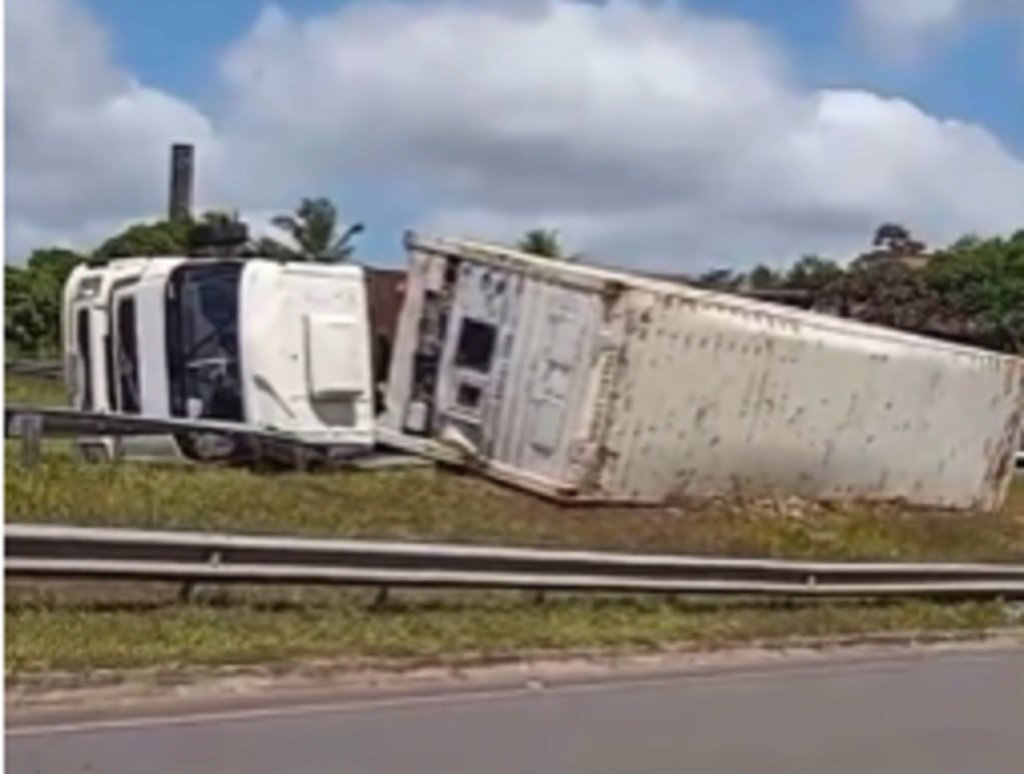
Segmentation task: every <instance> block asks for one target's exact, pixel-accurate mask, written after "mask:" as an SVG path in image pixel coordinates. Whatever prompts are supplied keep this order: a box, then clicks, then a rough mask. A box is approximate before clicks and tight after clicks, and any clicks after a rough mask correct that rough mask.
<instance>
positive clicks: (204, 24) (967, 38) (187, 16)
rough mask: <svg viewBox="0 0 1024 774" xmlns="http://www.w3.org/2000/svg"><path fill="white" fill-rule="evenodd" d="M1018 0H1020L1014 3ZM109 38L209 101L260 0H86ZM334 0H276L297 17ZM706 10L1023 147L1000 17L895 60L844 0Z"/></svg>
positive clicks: (843, 79)
mask: <svg viewBox="0 0 1024 774" xmlns="http://www.w3.org/2000/svg"><path fill="white" fill-rule="evenodd" d="M1021 2H1022V3H1024V0H1021ZM85 4H86V5H88V6H89V7H90V8H91V9H92V10H93V11H94V12H95V14H96V15H97V16H98V17H99V18H100V19H101V20H102V21H103V23H104V24H105V26H106V27H107V28H108V30H109V31H110V34H111V35H112V43H113V46H114V50H115V54H116V57H117V59H118V61H119V62H120V63H121V64H123V65H124V66H125V67H127V68H128V69H130V70H131V71H132V72H134V73H136V74H137V75H138V76H139V77H140V78H142V79H144V80H145V81H147V82H150V83H152V84H153V85H157V86H160V87H162V88H164V89H166V90H168V91H171V92H173V93H176V94H178V95H180V96H183V97H186V98H190V99H195V100H201V101H202V100H207V99H212V95H211V90H210V83H211V81H212V74H213V73H214V71H215V67H216V62H217V59H218V56H219V55H220V54H221V53H222V52H223V51H224V49H225V48H226V47H227V46H229V45H230V44H231V43H232V42H233V41H234V40H236V39H237V38H239V37H240V36H241V35H242V34H243V33H244V31H245V30H246V29H247V28H248V27H249V26H250V25H252V23H253V22H254V21H255V19H256V18H257V16H258V14H259V12H260V10H261V9H262V8H264V7H265V6H266V5H268V3H267V2H265V1H264V0H216V1H215V2H214V1H212V0H173V2H164V1H162V0H157V1H156V2H144V3H143V2H138V0H85ZM342 4H343V3H339V2H337V0H278V2H277V3H275V5H277V6H279V7H280V8H282V9H284V10H285V11H287V12H288V13H289V14H294V15H297V16H309V15H316V14H319V13H324V12H329V11H332V10H334V9H336V8H337V7H338V6H340V5H342ZM685 4H686V5H688V6H689V7H691V8H694V9H698V10H700V11H705V12H707V13H709V14H716V15H722V16H729V17H736V18H741V19H746V20H749V21H750V22H752V23H754V24H756V25H758V26H759V27H760V28H762V29H764V30H766V31H768V32H769V33H770V34H771V35H773V36H775V37H776V38H777V39H778V40H780V41H781V42H782V43H783V45H784V46H785V47H786V49H787V50H788V52H789V53H790V55H791V56H792V58H793V60H794V62H795V65H796V75H797V76H798V77H799V78H800V79H801V81H802V82H803V83H805V84H806V85H808V86H812V87H813V86H855V87H864V88H870V89H872V90H876V91H881V92H887V93H892V94H898V95H902V96H905V97H908V98H910V99H912V100H914V101H916V102H918V103H920V104H921V105H922V106H924V107H925V108H926V109H928V110H929V112H932V113H935V114H937V115H940V116H947V117H952V118H961V119H966V120H970V121H977V122H980V123H983V124H985V125H986V126H987V127H989V128H990V129H992V130H993V131H995V132H997V133H998V134H999V136H1000V137H1001V138H1002V139H1003V140H1004V141H1005V142H1007V143H1008V144H1012V145H1013V146H1014V147H1016V148H1021V149H1024V96H1022V95H1024V54H1022V50H1021V49H1022V46H1021V35H1020V33H1019V30H1018V29H1016V28H1015V27H1014V25H1013V24H1009V23H1007V22H1006V20H1005V19H1004V18H1001V17H996V18H989V19H984V20H981V21H979V22H975V23H972V24H970V25H967V24H963V25H961V28H960V29H959V30H957V31H954V33H953V34H952V36H951V39H947V40H946V41H944V43H943V45H936V46H934V47H933V48H932V49H931V50H929V51H928V52H927V54H926V55H924V56H921V57H918V58H917V59H916V60H915V61H911V62H894V61H891V60H890V59H888V58H887V57H885V56H879V55H878V52H877V51H871V50H869V47H868V46H866V45H865V41H864V40H863V36H860V35H858V34H857V32H856V31H855V28H854V25H853V24H852V23H851V16H852V13H851V12H850V10H849V4H848V2H847V0H768V1H766V0H689V2H688V3H685Z"/></svg>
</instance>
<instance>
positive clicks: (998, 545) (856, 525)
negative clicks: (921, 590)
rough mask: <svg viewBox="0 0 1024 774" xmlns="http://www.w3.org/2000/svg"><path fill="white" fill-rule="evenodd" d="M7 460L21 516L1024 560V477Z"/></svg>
mask: <svg viewBox="0 0 1024 774" xmlns="http://www.w3.org/2000/svg"><path fill="white" fill-rule="evenodd" d="M5 464H6V485H5V490H4V497H5V504H6V508H7V519H8V520H9V521H47V522H62V523H73V524H91V525H123V526H133V527H144V528H170V529H197V530H225V531H240V532H261V533H287V534H301V535H313V536H345V537H372V538H386V539H409V540H450V541H459V542H477V543H481V542H483V543H486V542H490V543H494V542H501V543H508V544H522V545H541V546H567V547H589V548H606V549H621V550H635V551H673V552H688V553H698V554H727V555H747V556H789V557H811V556H813V557H821V558H872V559H950V560H952V559H965V560H967V559H974V560H999V559H1017V560H1021V559H1024V486H1022V485H1021V484H1024V480H1022V481H1020V482H1019V483H1018V485H1017V486H1015V488H1014V491H1013V493H1012V494H1011V496H1010V498H1009V500H1008V502H1007V505H1006V508H1005V509H1004V510H1003V512H1002V513H1000V514H964V513H949V512H930V511H920V510H905V509H899V508H896V507H892V506H864V505H850V506H832V507H830V506H823V505H815V504H809V503H803V502H797V501H792V502H790V501H783V502H777V501H758V502H751V503H742V504H737V503H713V504H709V505H705V506H701V507H695V508H687V509H673V508H659V509H643V510H640V509H622V508H619V509H616V508H560V507H558V506H556V505H552V504H550V503H545V502H541V501H539V500H537V499H536V498H533V497H530V496H528V495H524V494H521V493H519V492H515V491H512V490H509V489H504V488H501V487H497V486H494V485H492V484H490V483H489V482H487V481H484V480H481V479H477V478H473V477H470V476H460V475H455V474H452V473H448V472H444V471H437V470H431V469H408V470H393V471H387V472H376V473H370V472H362V473H356V472H347V473H330V474H298V473H296V474H292V473H288V474H278V475H267V474H257V473H252V472H248V471H245V470H231V469H217V468H180V467H174V468H172V467H153V466H143V465H130V464H125V465H84V464H82V463H80V462H78V461H76V460H75V459H74V457H73V456H72V455H70V454H67V453H60V452H58V451H53V452H51V453H47V454H45V455H44V461H43V463H42V464H41V465H40V466H39V467H37V468H35V469H32V470H24V469H23V468H21V467H20V464H19V462H18V455H17V454H8V455H7V460H6V463H5Z"/></svg>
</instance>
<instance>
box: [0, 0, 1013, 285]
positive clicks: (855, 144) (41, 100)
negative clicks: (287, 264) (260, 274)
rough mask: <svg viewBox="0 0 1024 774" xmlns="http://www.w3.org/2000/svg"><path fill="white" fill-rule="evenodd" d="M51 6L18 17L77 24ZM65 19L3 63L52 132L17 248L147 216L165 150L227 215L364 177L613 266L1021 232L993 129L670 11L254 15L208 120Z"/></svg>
mask: <svg viewBox="0 0 1024 774" xmlns="http://www.w3.org/2000/svg"><path fill="white" fill-rule="evenodd" d="M68 2H69V0H61V1H60V2H58V1H57V0H47V2H45V3H40V2H39V0H31V2H29V0H20V2H19V0H15V2H13V3H11V6H12V8H15V9H17V8H18V7H19V6H20V13H21V15H22V17H23V18H24V17H33V12H32V10H31V9H36V8H39V7H43V6H45V7H47V8H49V9H56V11H55V13H58V12H59V14H66V15H74V14H76V13H78V12H77V11H75V9H74V7H73V6H70V5H69V4H68ZM894 2H895V0H894ZM13 15H14V14H11V13H9V17H11V16H13ZM33 18H34V17H33ZM67 23H68V22H67V21H66V19H65V20H64V21H59V20H58V21H55V20H53V19H50V20H48V21H47V22H46V23H45V24H43V23H38V22H37V23H36V24H35V26H32V25H28V24H25V23H22V24H21V26H20V27H19V26H15V25H12V24H11V21H10V19H9V21H8V25H9V26H8V38H9V39H11V38H12V37H14V36H15V35H18V36H20V37H22V38H23V40H22V41H19V45H18V46H15V47H12V48H11V49H9V53H8V57H9V62H12V63H13V62H14V61H17V60H15V59H14V57H15V56H17V57H19V59H22V58H24V59H26V60H27V61H28V62H29V65H30V66H27V67H26V66H25V65H20V67H19V69H20V70H21V72H22V73H23V74H22V75H21V76H20V78H21V80H22V82H23V83H24V84H25V85H24V87H23V88H22V87H19V86H18V85H17V84H15V91H17V89H18V88H22V91H21V92H20V93H21V97H20V98H19V99H14V100H12V85H11V83H10V76H9V82H8V117H9V119H8V120H9V121H10V120H11V118H12V106H13V107H14V108H15V110H14V111H13V112H15V113H20V115H19V116H16V117H17V118H18V120H20V121H23V122H25V123H26V125H31V124H32V123H33V122H41V123H42V125H43V126H45V127H47V131H46V132H45V133H42V134H40V135H39V136H37V137H34V138H33V137H29V138H25V137H22V138H20V139H19V140H18V142H20V143H21V147H22V148H24V149H25V151H24V152H23V153H21V154H20V158H19V159H18V160H17V162H16V163H17V164H18V165H20V167H19V175H16V176H14V177H12V176H11V165H12V162H14V159H13V158H12V155H11V154H12V150H13V149H12V147H11V145H10V144H9V146H8V157H9V172H8V174H9V177H8V197H9V211H8V215H9V219H8V223H9V228H10V224H11V222H12V220H13V221H14V222H15V224H16V227H17V228H21V229H22V232H21V233H29V232H25V229H24V228H23V227H22V224H28V226H31V227H33V228H35V229H36V231H37V232H44V231H45V232H49V233H57V232H59V231H60V229H64V230H65V232H66V233H72V232H73V231H74V229H76V228H78V229H81V228H82V227H83V224H88V223H90V222H98V221H101V220H103V219H104V218H105V217H106V216H108V215H132V214H135V213H138V214H145V213H148V212H150V211H159V210H160V209H161V207H160V203H161V202H162V200H163V192H164V185H165V177H166V154H167V145H168V144H169V143H170V142H171V140H172V139H177V138H178V137H179V136H182V135H184V136H187V137H190V138H192V139H194V140H196V141H197V142H198V143H199V154H200V162H199V164H200V166H199V178H200V180H204V181H206V182H207V184H208V186H209V187H210V188H211V189H213V190H214V193H216V196H217V198H218V200H220V201H224V202H228V203H230V204H231V205H233V206H235V207H238V208H240V209H242V210H243V211H249V210H259V211H274V210H276V209H279V208H282V207H287V206H289V205H290V204H291V203H292V202H293V201H294V200H295V199H296V198H297V197H298V196H299V195H302V194H311V193H317V192H320V191H325V190H326V191H329V190H332V189H333V188H337V187H338V186H346V185H348V187H349V188H350V189H352V188H355V189H356V190H358V186H359V182H358V181H360V180H371V181H372V182H373V189H374V191H375V192H379V191H381V190H385V191H391V192H392V193H393V194H394V195H395V196H396V197H398V196H400V197H401V199H402V201H403V203H408V202H410V201H412V202H416V203H417V209H418V212H419V217H418V223H410V224H409V225H419V226H426V227H433V228H438V229H443V230H446V231H455V232H462V233H471V234H473V235H475V236H477V237H481V238H489V237H490V238H509V237H511V236H513V235H514V234H516V233H517V232H519V231H521V230H522V229H524V228H527V227H531V226H534V225H537V224H545V225H549V226H551V227H557V228H559V230H560V231H561V232H562V233H563V234H564V235H565V237H566V238H567V240H568V241H569V242H570V243H571V244H572V246H573V247H574V248H578V249H583V250H584V251H587V252H589V253H590V254H591V255H593V256H594V257H595V258H597V259H600V260H602V261H605V262H617V263H625V264H645V265H649V266H653V265H655V264H657V265H661V266H675V267H677V268H695V267H702V266H707V265H709V264H710V263H714V262H722V261H729V262H734V263H749V262H752V261H755V260H762V259H772V258H778V259H782V260H785V259H789V258H791V257H793V256H796V255H798V254H800V253H801V252H807V251H821V252H833V253H836V252H838V253H846V252H848V251H851V250H854V249H856V248H859V247H861V246H862V245H863V244H864V242H865V240H866V239H867V237H868V235H869V233H870V231H871V230H872V229H873V227H874V226H875V225H877V224H878V223H879V222H880V221H883V220H890V219H896V220H900V221H903V222H905V223H906V224H907V225H909V226H911V227H912V228H913V229H914V230H915V231H917V232H919V233H920V234H921V235H922V236H924V237H926V238H928V239H932V240H938V241H941V240H947V239H952V238H955V237H956V236H958V235H959V234H961V233H963V232H966V231H977V232H982V233H987V232H995V231H1004V230H1007V229H1011V228H1015V227H1019V226H1021V225H1024V162H1022V161H1021V160H1020V159H1018V158H1015V157H1013V156H1012V155H1011V154H1010V153H1009V152H1008V151H1007V150H1006V149H1005V148H1003V147H1001V146H1000V144H999V143H998V142H997V141H996V139H995V138H994V137H992V136H991V135H990V134H989V133H987V132H986V131H985V130H984V129H982V128H980V127H977V126H972V125H969V124H961V123H957V122H952V121H944V120H940V119H938V118H936V117H934V116H931V115H928V114H927V113H925V112H923V111H922V110H920V109H919V108H917V107H915V106H914V105H912V104H910V103H908V102H905V101H903V100H899V99H892V98H885V97H882V96H879V95H876V94H872V93H869V92H861V91H852V90H825V91H817V92H807V91H802V90H801V89H800V88H798V87H797V86H796V85H795V83H794V82H793V80H792V79H791V78H790V77H789V74H788V73H787V64H786V58H785V56H784V53H783V52H781V51H779V50H777V49H776V48H775V47H774V46H773V45H772V43H771V42H770V41H769V40H768V39H767V38H766V37H764V36H763V35H761V34H760V33H759V32H758V31H757V30H756V29H755V28H753V27H751V26H749V25H746V24H744V23H741V22H737V21H728V20H723V19H720V18H718V19H710V18H708V17H705V16H701V15H699V14H697V13H695V12H691V11H687V10H680V9H679V8H678V7H676V6H674V5H673V6H658V5H653V4H649V3H643V4H641V3H632V2H623V1H621V0H620V1H618V2H616V1H615V0H612V2H609V3H607V4H605V5H590V4H583V3H568V2H542V1H541V0H520V2H516V3H512V4H509V3H493V2H492V3H483V4H481V3H474V4H471V3H469V2H457V1H456V2H445V3H441V2H429V3H419V4H397V3H396V4H392V3H373V4H370V3H356V4H352V5H348V6H345V7H343V8H342V9H340V10H338V11H336V12H334V13H330V14H326V15H321V16H315V17H310V18H306V19H297V18H294V17H291V16H289V15H287V14H286V13H284V12H283V11H281V10H279V9H276V8H269V9H267V10H266V11H265V12H264V13H263V14H262V15H261V16H260V18H259V20H258V21H257V23H256V24H255V25H254V26H253V27H252V28H251V29H250V30H249V31H248V32H246V34H245V35H244V36H243V37H242V38H241V39H239V40H238V41H237V42H236V43H235V44H234V45H233V46H232V47H231V48H230V49H229V50H228V51H226V52H225V54H224V56H223V58H222V61H221V65H220V73H219V78H220V86H221V91H222V93H223V101H222V102H221V105H222V107H221V108H219V110H218V114H217V115H216V116H215V117H212V118H208V117H205V116H203V115H202V114H201V113H199V112H198V111H197V110H196V109H195V108H194V107H192V106H190V105H188V104H187V103H184V102H182V101H180V100H176V99H174V98H171V97H169V96H167V95H164V94H161V93H159V92H157V91H155V90H152V89H148V88H145V87H143V86H141V85H139V84H136V83H133V82H132V81H131V80H130V78H128V77H127V76H126V75H124V74H123V73H118V72H117V71H116V70H115V69H114V68H112V67H111V66H110V64H109V61H108V58H107V54H106V52H105V49H104V47H103V44H102V40H101V39H100V37H101V36H100V33H99V30H98V29H97V28H96V26H95V24H94V23H92V22H88V24H85V25H84V29H85V30H86V31H87V34H85V35H82V34H81V33H76V34H72V33H70V32H68V31H66V30H65V31H64V32H63V33H62V34H63V35H64V36H65V37H64V38H63V39H64V40H70V41H74V44H73V45H69V44H68V43H64V44H63V45H62V46H56V45H55V44H54V43H53V42H52V38H49V37H47V36H52V35H54V34H56V33H54V32H53V29H54V28H55V27H56V28H58V31H59V30H60V29H61V24H67ZM74 24H75V27H76V28H83V23H82V20H81V19H79V20H77V21H75V23H74ZM76 35H77V37H76ZM47 41H49V45H48V46H47V47H46V48H48V50H49V51H50V52H52V54H53V57H52V58H51V59H60V60H61V61H63V60H65V59H68V60H72V61H71V62H70V64H68V63H64V64H61V63H59V62H54V61H52V60H47V61H43V62H40V63H35V64H33V63H32V56H33V55H32V54H31V52H30V51H28V50H27V49H28V48H33V49H34V50H39V47H40V46H41V45H45V44H46V43H47ZM46 68H51V69H53V70H54V72H56V75H52V74H48V73H47V70H46ZM8 70H9V72H14V70H15V68H14V66H13V64H12V66H9V67H8ZM33 73H34V74H33ZM52 84H56V85H52ZM33 89H42V92H43V93H42V94H41V95H39V96H36V97H33V96H32V90H33ZM19 100H20V101H19ZM111 140H113V144H112V143H111ZM9 143H10V140H9ZM90 175H99V176H100V177H101V179H102V180H103V187H102V192H101V193H97V192H95V191H91V189H92V187H91V186H90V185H89V184H88V179H89V176H90ZM50 179H52V180H53V181H54V182H52V183H50V184H49V187H48V188H47V187H46V186H44V185H43V183H42V182H40V181H46V180H50ZM55 191H63V192H64V193H62V194H61V195H62V196H64V197H65V198H64V199H63V200H61V203H60V205H59V206H58V205H57V204H55V203H54V199H55V198H56V194H55V193H54V192H55ZM12 194H16V196H14V197H12ZM374 198H375V201H374V202H373V203H372V206H374V207H382V206H383V207H386V206H387V204H386V202H385V203H384V204H382V203H381V202H380V201H377V199H378V198H379V193H375V194H374ZM12 204H17V207H14V208H12ZM143 205H145V208H144V207H143ZM370 206H371V203H370V202H368V203H367V207H368V208H369V207H370ZM366 214H367V218H368V220H369V224H370V227H371V228H372V227H373V217H372V215H373V213H372V211H368V212H367V213H366ZM32 233H34V232H32ZM397 240H398V235H397V234H396V235H395V250H396V252H397V250H398V241H397ZM9 243H10V240H9Z"/></svg>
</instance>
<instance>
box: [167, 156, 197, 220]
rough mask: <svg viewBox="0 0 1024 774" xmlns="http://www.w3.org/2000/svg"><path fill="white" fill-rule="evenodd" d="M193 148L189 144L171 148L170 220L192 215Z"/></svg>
mask: <svg viewBox="0 0 1024 774" xmlns="http://www.w3.org/2000/svg"><path fill="white" fill-rule="evenodd" d="M193 157H194V153H193V148H192V146H191V145H189V144H188V143H175V144H174V145H172V146H171V190H170V198H169V201H168V206H167V217H168V218H169V219H170V220H184V219H186V218H188V217H190V216H191V215H192V173H193V169H194V161H193Z"/></svg>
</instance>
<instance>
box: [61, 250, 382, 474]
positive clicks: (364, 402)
mask: <svg viewBox="0 0 1024 774" xmlns="http://www.w3.org/2000/svg"><path fill="white" fill-rule="evenodd" d="M366 303H367V294H366V285H365V278H364V275H363V271H362V269H361V268H359V267H357V266H348V265H333V264H321V263H312V262H279V261H273V260H267V259H260V258H250V259H246V260H240V259H230V258H184V257H183V258H125V259H118V260H114V261H111V262H110V263H109V264H107V265H103V266H86V265H82V266H79V267H77V268H76V269H75V270H74V271H73V272H72V274H71V276H70V277H69V278H68V281H67V284H66V285H65V291H64V304H63V312H64V314H63V318H64V319H63V331H62V334H63V335H62V338H63V348H64V358H65V376H66V381H67V382H68V384H69V387H70V392H71V404H72V406H73V407H74V408H76V409H79V410H82V411H92V412H100V413H119V414H126V415H141V416H145V417H153V418H177V419H193V420H196V419H199V420H219V421H224V422H233V423H240V424H243V425H249V426H252V427H254V428H260V429H273V430H277V431H281V432H282V433H284V434H286V435H287V436H288V437H290V438H294V439H296V440H298V441H301V442H304V443H307V444H313V445H316V446H320V447H325V448H332V449H350V450H358V449H369V448H371V447H372V445H373V443H374V433H373V430H374V413H375V411H374V400H373V398H374V395H373V376H372V370H371V362H370V348H369V347H370V342H369V329H368V317H367V308H366ZM83 443H84V445H85V446H86V447H87V448H93V449H99V450H102V451H103V452H104V453H106V454H109V453H110V452H111V450H112V448H113V439H111V438H93V439H83ZM124 444H125V446H124V447H123V449H122V450H123V451H125V453H126V456H158V457H162V456H168V455H172V456H173V455H177V454H180V453H184V454H185V455H186V456H192V457H195V456H206V454H205V452H200V451H199V450H197V449H193V448H181V447H182V446H183V445H184V446H187V445H188V444H187V438H185V437H176V438H170V437H165V436H159V437H158V436H154V437H141V438H126V439H125V440H124ZM213 452H214V453H215V454H216V455H230V454H231V452H232V450H231V449H224V448H221V449H220V451H219V452H217V451H216V447H214V449H213Z"/></svg>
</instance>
